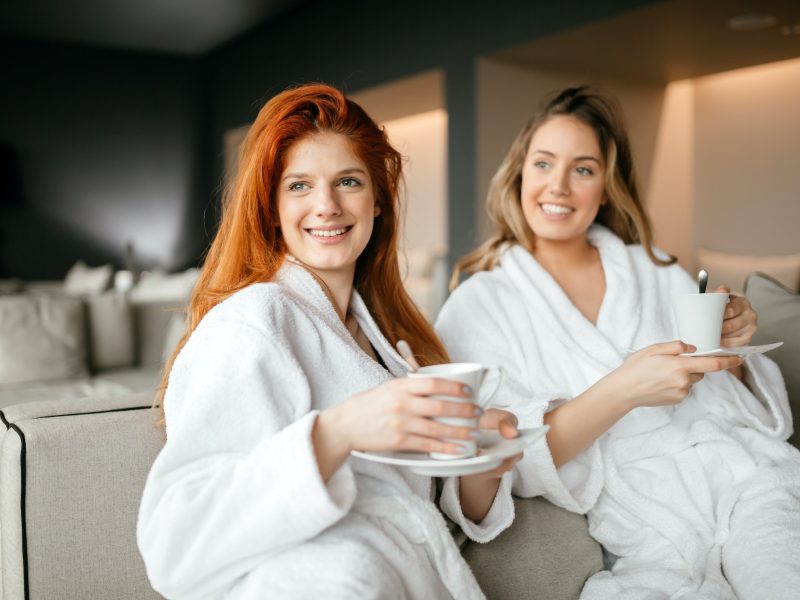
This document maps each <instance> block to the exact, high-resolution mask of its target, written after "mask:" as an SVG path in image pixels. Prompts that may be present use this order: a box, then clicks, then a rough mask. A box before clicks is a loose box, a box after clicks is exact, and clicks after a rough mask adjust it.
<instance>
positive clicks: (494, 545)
mask: <svg viewBox="0 0 800 600" xmlns="http://www.w3.org/2000/svg"><path fill="white" fill-rule="evenodd" d="M151 401H152V396H151V395H149V394H133V395H128V396H117V397H110V398H106V399H98V398H86V399H71V400H58V401H39V402H29V403H25V404H19V405H16V406H11V407H6V408H3V409H1V410H0V420H2V422H3V424H4V425H5V427H6V431H5V433H4V435H3V437H2V442H1V444H0V556H2V562H1V563H0V566H1V567H2V571H1V572H2V591H3V594H2V597H3V598H4V599H5V600H18V599H19V600H22V599H23V598H24V599H31V600H38V599H42V600H43V599H50V598H60V599H73V598H74V599H76V600H77V599H84V598H115V599H119V600H123V599H131V600H133V599H137V600H143V599H146V598H158V597H159V596H158V594H156V593H155V592H153V591H152V589H151V588H150V585H149V583H148V580H147V576H146V574H145V570H144V564H143V562H142V560H141V557H140V556H139V553H138V550H137V547H136V539H135V528H136V514H137V510H138V504H139V498H140V496H141V492H142V488H143V486H144V481H145V478H146V476H147V472H148V470H149V468H150V464H151V463H152V461H153V460H154V459H155V457H156V455H157V453H158V451H159V449H160V448H161V444H162V441H163V433H162V431H161V430H159V429H158V428H156V427H155V425H154V414H153V412H152V410H151V408H150V403H151ZM454 535H455V537H456V540H457V542H458V543H459V544H461V545H462V548H463V553H464V556H465V558H466V559H467V561H468V562H469V563H470V565H471V566H472V569H473V571H474V572H475V575H476V577H477V578H478V580H479V581H480V582H481V585H482V587H483V588H484V590H485V591H486V594H487V596H488V597H489V598H526V597H527V598H548V599H552V600H559V599H564V600H566V599H569V598H577V596H578V594H579V592H580V589H581V587H582V586H583V582H584V581H585V580H586V578H587V577H588V576H589V575H591V574H592V573H594V572H596V571H597V570H599V569H600V567H601V564H602V558H601V551H600V547H599V546H598V545H597V543H596V542H595V541H594V540H592V539H591V538H590V537H589V534H588V531H587V527H586V519H585V518H584V517H582V516H580V515H576V514H572V513H569V512H567V511H565V510H563V509H560V508H556V507H555V506H553V505H552V504H550V503H548V502H546V501H544V500H540V499H535V500H518V501H517V517H516V522H515V525H514V527H512V528H511V529H509V530H508V531H507V532H505V533H503V534H502V535H501V536H500V537H499V538H497V539H496V540H495V541H493V542H491V543H490V544H486V545H479V544H474V543H470V542H467V541H466V540H465V538H464V536H463V534H461V533H460V532H455V533H454Z"/></svg>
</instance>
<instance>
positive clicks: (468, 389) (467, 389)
mask: <svg viewBox="0 0 800 600" xmlns="http://www.w3.org/2000/svg"><path fill="white" fill-rule="evenodd" d="M461 389H462V390H464V393H465V394H467V395H468V396H472V388H471V387H469V386H468V385H465V386H464V387H462V388H461Z"/></svg>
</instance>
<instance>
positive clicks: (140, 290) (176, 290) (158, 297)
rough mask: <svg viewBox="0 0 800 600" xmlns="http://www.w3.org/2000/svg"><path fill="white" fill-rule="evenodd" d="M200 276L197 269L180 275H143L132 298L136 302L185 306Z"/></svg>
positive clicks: (161, 273)
mask: <svg viewBox="0 0 800 600" xmlns="http://www.w3.org/2000/svg"><path fill="white" fill-rule="evenodd" d="M199 275H200V270H199V269H195V268H192V269H187V270H185V271H182V272H180V273H164V272H162V271H151V272H149V273H142V277H141V279H140V280H139V281H138V282H137V283H136V285H135V286H133V289H132V290H131V297H132V298H133V300H134V301H135V302H173V303H177V304H178V305H179V306H183V305H184V304H186V303H187V302H188V301H189V296H190V295H191V293H192V288H194V284H195V283H196V282H197V278H198V276H199Z"/></svg>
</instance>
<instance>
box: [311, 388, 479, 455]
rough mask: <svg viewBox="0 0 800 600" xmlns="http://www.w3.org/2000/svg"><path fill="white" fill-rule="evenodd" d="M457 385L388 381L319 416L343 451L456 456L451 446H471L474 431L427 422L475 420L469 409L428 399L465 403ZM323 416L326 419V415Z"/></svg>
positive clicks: (476, 412) (466, 394)
mask: <svg viewBox="0 0 800 600" xmlns="http://www.w3.org/2000/svg"><path fill="white" fill-rule="evenodd" d="M471 393H472V392H471V391H468V390H467V389H466V388H465V386H464V385H463V384H461V383H459V382H455V381H448V380H446V379H436V378H430V379H408V378H398V379H393V380H391V381H389V382H387V383H384V384H383V385H380V386H378V387H376V388H373V389H370V390H367V391H365V392H362V393H360V394H356V395H355V396H353V397H351V398H349V399H347V400H346V401H345V402H343V403H342V404H340V405H338V406H335V407H333V408H330V409H328V410H326V411H324V412H323V414H321V415H320V418H323V416H324V417H325V418H324V419H323V420H324V421H325V423H328V422H330V423H331V424H332V427H331V428H330V431H331V432H332V433H333V434H334V435H336V436H338V437H339V439H341V441H342V443H343V445H345V446H346V451H347V453H349V452H350V451H351V450H362V451H369V452H397V451H408V452H443V453H448V454H461V453H463V451H464V449H463V448H462V447H461V446H459V445H458V444H457V443H452V442H446V441H444V440H445V438H447V439H451V440H453V439H454V440H460V439H463V440H472V439H475V437H476V436H477V430H476V429H473V428H471V427H460V426H454V425H445V424H443V423H439V422H437V421H434V420H432V419H431V417H458V418H464V419H473V418H476V417H477V416H478V415H479V413H480V412H481V411H480V408H479V407H478V406H477V405H476V404H473V403H462V402H451V401H448V400H436V399H433V398H428V397H427V396H431V395H441V396H455V397H459V398H468V397H469V396H470V395H471ZM325 413H327V414H325Z"/></svg>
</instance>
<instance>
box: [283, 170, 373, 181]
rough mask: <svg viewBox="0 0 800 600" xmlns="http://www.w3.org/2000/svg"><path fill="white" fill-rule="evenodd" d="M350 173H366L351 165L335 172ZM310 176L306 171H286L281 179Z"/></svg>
mask: <svg viewBox="0 0 800 600" xmlns="http://www.w3.org/2000/svg"><path fill="white" fill-rule="evenodd" d="M350 173H361V174H362V175H366V174H367V172H366V171H365V170H364V169H361V168H359V167H351V168H349V169H342V170H341V171H339V172H338V173H336V177H341V176H342V175H348V174H350ZM308 177H311V175H309V174H308V173H287V174H286V175H285V176H284V177H283V179H281V181H286V180H287V179H307V178H308Z"/></svg>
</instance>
